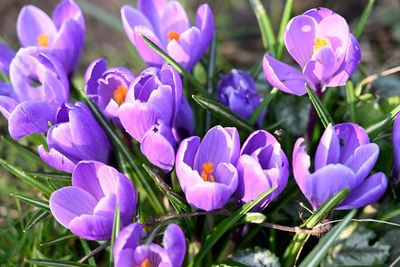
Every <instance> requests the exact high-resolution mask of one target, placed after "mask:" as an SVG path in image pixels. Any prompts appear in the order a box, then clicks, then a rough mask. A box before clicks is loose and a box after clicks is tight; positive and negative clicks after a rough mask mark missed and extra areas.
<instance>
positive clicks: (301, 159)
mask: <svg viewBox="0 0 400 267" xmlns="http://www.w3.org/2000/svg"><path fill="white" fill-rule="evenodd" d="M303 143H304V138H299V139H297V141H296V143H295V145H294V148H293V162H292V164H293V175H294V178H295V179H296V183H297V184H298V186H299V187H300V189H301V191H302V192H303V193H304V192H305V190H306V182H307V180H308V179H309V178H308V177H309V176H310V171H309V169H310V166H311V162H310V156H309V155H308V154H307V152H306V151H305V148H306V146H305V145H302V144H303Z"/></svg>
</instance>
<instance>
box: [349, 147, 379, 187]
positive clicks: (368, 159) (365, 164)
mask: <svg viewBox="0 0 400 267" xmlns="http://www.w3.org/2000/svg"><path fill="white" fill-rule="evenodd" d="M378 155H379V147H378V145H377V144H374V143H370V144H366V145H363V146H359V147H357V148H356V149H355V150H354V155H352V156H350V157H349V158H348V159H347V160H346V162H345V163H344V164H345V165H346V166H347V167H349V168H351V169H352V170H353V171H354V173H355V174H356V177H357V179H358V181H359V182H361V181H362V180H364V179H365V177H367V175H368V174H369V173H370V172H371V170H372V169H373V168H374V166H375V163H376V161H377V159H378Z"/></svg>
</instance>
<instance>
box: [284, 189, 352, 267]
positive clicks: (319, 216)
mask: <svg viewBox="0 0 400 267" xmlns="http://www.w3.org/2000/svg"><path fill="white" fill-rule="evenodd" d="M347 194H348V188H347V187H346V188H344V189H342V190H340V191H339V192H337V193H336V194H334V195H333V196H331V197H330V198H329V199H328V200H327V201H325V202H324V203H322V205H321V206H320V207H319V208H318V209H317V210H316V211H315V212H314V214H313V215H311V216H310V218H308V220H307V221H306V222H305V223H303V224H302V225H301V227H302V228H305V229H312V228H314V227H315V226H316V225H317V224H318V223H320V222H321V221H322V220H323V219H324V218H325V217H326V215H327V214H328V213H329V212H331V211H332V210H333V209H334V208H335V207H336V206H337V205H338V204H339V203H340V202H342V201H343V199H345V197H346V196H347ZM307 236H308V235H307V234H295V235H294V237H293V239H292V242H290V245H289V247H288V248H287V249H286V251H285V254H284V255H283V258H282V262H283V263H282V266H283V267H289V266H292V265H293V262H294V260H295V258H296V255H297V253H298V252H299V250H300V248H301V247H302V246H303V244H304V242H305V241H306V239H307Z"/></svg>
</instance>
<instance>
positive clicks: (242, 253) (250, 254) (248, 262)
mask: <svg viewBox="0 0 400 267" xmlns="http://www.w3.org/2000/svg"><path fill="white" fill-rule="evenodd" d="M230 259H231V260H233V261H235V262H239V263H241V264H243V265H244V266H252V267H280V266H281V265H280V263H279V259H278V257H277V256H276V255H275V254H274V253H272V252H271V251H269V250H268V249H265V248H259V247H255V248H246V249H244V250H238V251H236V252H235V254H234V255H233V256H232V258H230Z"/></svg>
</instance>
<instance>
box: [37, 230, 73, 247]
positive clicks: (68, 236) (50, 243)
mask: <svg viewBox="0 0 400 267" xmlns="http://www.w3.org/2000/svg"><path fill="white" fill-rule="evenodd" d="M77 238H78V236H76V235H74V234H71V233H66V234H64V235H60V236H58V237H56V238H55V239H53V240H50V241H48V242H46V243H42V244H40V246H41V247H49V246H53V245H55V244H58V243H60V242H64V241H68V240H72V239H77Z"/></svg>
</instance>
